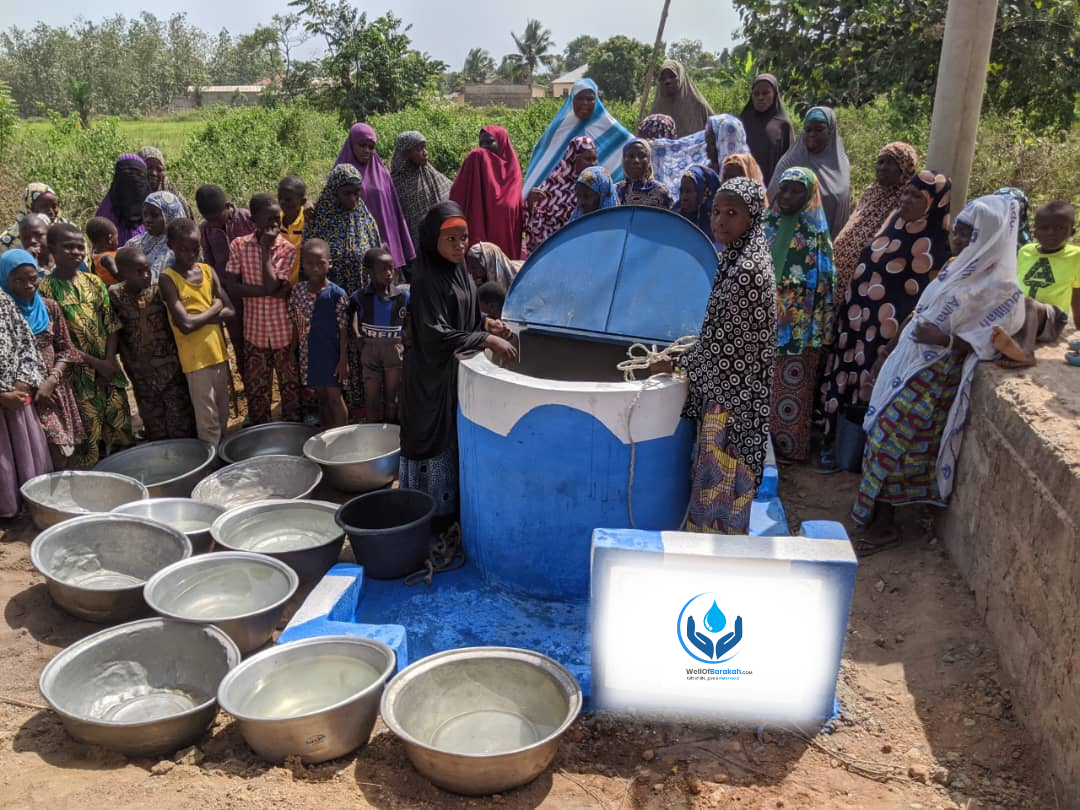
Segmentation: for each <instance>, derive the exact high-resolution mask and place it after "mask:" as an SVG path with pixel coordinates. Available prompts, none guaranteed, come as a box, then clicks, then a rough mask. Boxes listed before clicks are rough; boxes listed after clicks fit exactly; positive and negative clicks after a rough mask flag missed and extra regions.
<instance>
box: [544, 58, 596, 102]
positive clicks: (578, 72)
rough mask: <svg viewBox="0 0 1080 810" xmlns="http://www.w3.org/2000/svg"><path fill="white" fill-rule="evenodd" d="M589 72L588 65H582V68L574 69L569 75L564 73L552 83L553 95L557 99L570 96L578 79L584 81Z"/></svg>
mask: <svg viewBox="0 0 1080 810" xmlns="http://www.w3.org/2000/svg"><path fill="white" fill-rule="evenodd" d="M588 72H589V66H588V65H582V66H581V67H578V68H574V69H573V70H571V71H570V72H569V73H564V74H563V75H562V76H560V77H559V78H557V79H554V80H552V82H551V95H553V96H555V98H566V97H567V96H568V95H570V88H571V87H573V86H574V82H576V81H577V80H578V79H584V78H585V74H586V73H588Z"/></svg>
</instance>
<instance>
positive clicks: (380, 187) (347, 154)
mask: <svg viewBox="0 0 1080 810" xmlns="http://www.w3.org/2000/svg"><path fill="white" fill-rule="evenodd" d="M377 140H378V136H377V135H376V134H375V130H374V129H372V128H371V127H370V126H369V125H368V124H363V123H361V124H353V125H352V129H350V130H349V137H348V138H346V139H345V144H344V145H343V146H342V147H341V151H340V152H339V153H338V156H337V160H336V161H334V165H335V166H337V165H340V164H342V163H348V164H350V165H352V166H355V167H356V169H357V170H358V171H359V172H360V176H361V177H362V178H363V181H364V185H363V186H362V187H361V191H360V196H361V197H362V198H363V200H364V205H366V206H367V207H368V210H369V211H370V212H371V216H372V217H374V218H375V223H376V224H377V225H378V226H379V234H380V235H381V236H382V239H383V243H384V244H385V246H386V249H387V250H389V251H390V255H391V256H393V257H394V267H405V266H406V265H407V264H408V263H409V262H411V261H412V260H413V259H414V258H415V257H416V250H415V249H414V248H413V243H412V237H410V236H409V225H408V223H407V222H406V221H405V214H404V212H402V210H401V203H400V202H399V201H398V196H397V191H396V190H395V189H394V181H393V179H392V178H391V177H390V172H388V171H387V170H386V166H385V165H384V164H383V162H382V159H381V158H380V157H379V154H378V153H377V152H374V153H372V155H371V160H369V161H368V162H367V163H360V162H359V161H357V159H356V157H355V156H354V155H353V144H354V143H357V142H359V141H371V142H372V143H375V142H376V141H377Z"/></svg>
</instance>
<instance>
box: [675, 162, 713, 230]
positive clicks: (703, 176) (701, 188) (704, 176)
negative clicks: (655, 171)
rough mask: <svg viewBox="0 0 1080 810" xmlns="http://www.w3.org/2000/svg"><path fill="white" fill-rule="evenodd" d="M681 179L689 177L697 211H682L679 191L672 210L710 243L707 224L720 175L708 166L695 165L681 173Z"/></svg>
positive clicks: (710, 226) (709, 224)
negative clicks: (687, 221) (695, 194)
mask: <svg viewBox="0 0 1080 810" xmlns="http://www.w3.org/2000/svg"><path fill="white" fill-rule="evenodd" d="M683 177H689V178H690V179H691V180H692V181H693V183H694V188H696V189H697V195H698V209H697V211H684V210H683V208H682V193H681V190H680V193H679V199H678V201H677V202H676V203H675V207H674V208H672V210H673V211H674V212H675V213H677V214H680V215H682V216H683V217H684V218H685V219H688V220H690V221H691V222H693V223H694V224H695V225H697V226H698V227H699V228H700V229H701V230H702V231H704V232H705V234H706V235H707V236H708V237H709V241H710V242H711V241H712V238H713V237H712V224H711V223H710V222H709V218H710V216H711V215H712V201H713V197H714V196H715V195H716V191H717V189H719V188H720V175H718V174H717V173H716V172H714V171H713V170H712V169H710V168H709V167H708V166H702V165H700V164H695V165H693V166H691V167H690V168H689V169H687V170H686V171H685V172H683ZM681 185H682V183H681V181H680V188H681Z"/></svg>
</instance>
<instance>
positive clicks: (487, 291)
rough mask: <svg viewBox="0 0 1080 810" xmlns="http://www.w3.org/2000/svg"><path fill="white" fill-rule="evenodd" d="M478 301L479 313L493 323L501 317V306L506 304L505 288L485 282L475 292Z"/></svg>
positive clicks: (495, 283)
mask: <svg viewBox="0 0 1080 810" xmlns="http://www.w3.org/2000/svg"><path fill="white" fill-rule="evenodd" d="M476 297H477V298H478V299H479V301H480V312H482V313H483V314H484V317H486V318H491V319H492V320H494V321H497V320H499V319H500V318H501V317H502V309H503V304H504V303H505V302H506V288H505V287H503V285H502V284H500V283H499V282H497V281H487V282H485V283H483V284H481V285H480V287H479V288H478V289H477V290H476Z"/></svg>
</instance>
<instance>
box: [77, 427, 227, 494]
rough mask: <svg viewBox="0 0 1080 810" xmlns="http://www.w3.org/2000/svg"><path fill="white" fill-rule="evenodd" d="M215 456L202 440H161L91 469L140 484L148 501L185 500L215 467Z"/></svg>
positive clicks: (212, 449)
mask: <svg viewBox="0 0 1080 810" xmlns="http://www.w3.org/2000/svg"><path fill="white" fill-rule="evenodd" d="M215 453H216V451H215V450H214V445H212V444H210V442H204V441H203V440H202V439H162V440H161V441H157V442H146V443H145V444H140V445H139V446H138V447H132V448H131V449H130V450H121V451H120V452H119V453H113V454H112V455H111V456H108V457H106V458H104V459H102V460H101V461H100V462H98V464H97V466H96V467H94V469H95V470H101V471H103V472H114V473H119V474H120V475H127V476H129V477H131V478H134V479H135V480H136V481H141V482H142V483H143V484H145V485H146V488H147V489H148V490H149V491H150V497H151V498H186V497H188V496H189V495H191V490H192V489H194V488H195V485H196V484H197V483H199V482H200V481H202V480H203V479H204V478H205V477H206V476H207V475H209V473H210V471H211V470H212V469H214V467H215V466H216V465H217V456H216V454H215Z"/></svg>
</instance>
